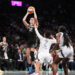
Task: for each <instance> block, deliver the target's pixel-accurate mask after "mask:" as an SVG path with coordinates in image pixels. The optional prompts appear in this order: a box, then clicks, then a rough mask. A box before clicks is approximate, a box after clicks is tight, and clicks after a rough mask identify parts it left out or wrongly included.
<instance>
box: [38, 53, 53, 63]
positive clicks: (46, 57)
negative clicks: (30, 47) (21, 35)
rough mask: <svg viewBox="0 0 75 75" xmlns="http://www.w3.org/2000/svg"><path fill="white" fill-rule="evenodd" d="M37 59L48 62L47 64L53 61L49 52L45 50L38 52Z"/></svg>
mask: <svg viewBox="0 0 75 75" xmlns="http://www.w3.org/2000/svg"><path fill="white" fill-rule="evenodd" d="M38 60H39V62H40V63H48V64H52V63H53V57H52V56H51V54H50V53H46V52H40V53H39V54H38Z"/></svg>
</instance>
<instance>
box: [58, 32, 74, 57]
mask: <svg viewBox="0 0 75 75" xmlns="http://www.w3.org/2000/svg"><path fill="white" fill-rule="evenodd" d="M59 33H61V36H60V43H59V47H60V51H59V52H58V56H59V57H60V58H64V57H66V58H71V57H73V53H74V52H73V47H72V46H71V45H70V44H69V47H67V46H66V45H65V46H63V44H64V36H63V34H64V33H62V32H59ZM59 33H57V35H58V34H59Z"/></svg>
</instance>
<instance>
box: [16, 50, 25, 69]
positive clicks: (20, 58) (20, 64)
mask: <svg viewBox="0 0 75 75" xmlns="http://www.w3.org/2000/svg"><path fill="white" fill-rule="evenodd" d="M15 58H16V60H17V69H18V70H24V69H25V67H24V61H23V54H22V53H21V49H18V52H17V54H16V56H15Z"/></svg>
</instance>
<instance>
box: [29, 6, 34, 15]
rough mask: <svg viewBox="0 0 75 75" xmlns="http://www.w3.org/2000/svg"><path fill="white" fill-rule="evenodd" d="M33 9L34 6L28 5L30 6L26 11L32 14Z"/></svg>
mask: <svg viewBox="0 0 75 75" xmlns="http://www.w3.org/2000/svg"><path fill="white" fill-rule="evenodd" d="M33 11H34V7H33V6H30V7H29V8H28V13H30V14H32V13H33Z"/></svg>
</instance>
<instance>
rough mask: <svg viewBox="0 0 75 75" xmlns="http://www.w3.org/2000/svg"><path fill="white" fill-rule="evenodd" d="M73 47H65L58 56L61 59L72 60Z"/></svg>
mask: <svg viewBox="0 0 75 75" xmlns="http://www.w3.org/2000/svg"><path fill="white" fill-rule="evenodd" d="M73 54H74V52H73V47H72V46H71V47H67V46H64V47H62V48H61V50H60V51H59V52H58V56H59V57H60V58H64V57H65V58H72V57H73Z"/></svg>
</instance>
